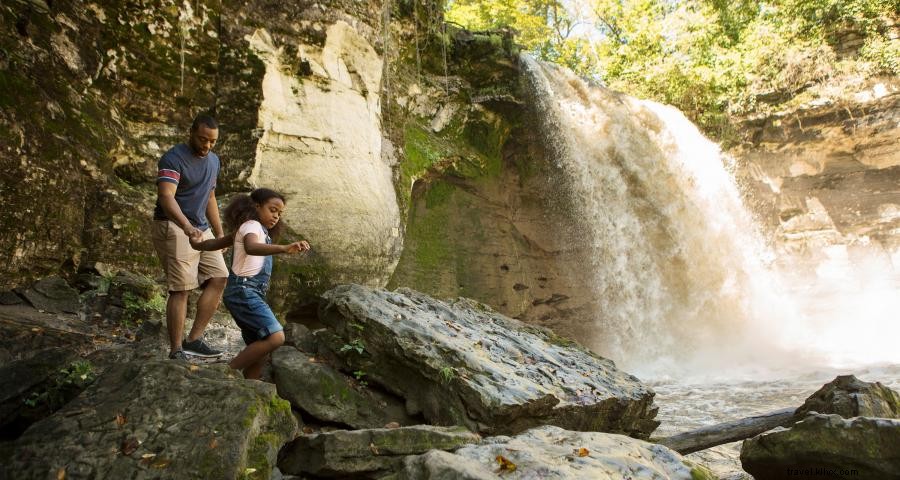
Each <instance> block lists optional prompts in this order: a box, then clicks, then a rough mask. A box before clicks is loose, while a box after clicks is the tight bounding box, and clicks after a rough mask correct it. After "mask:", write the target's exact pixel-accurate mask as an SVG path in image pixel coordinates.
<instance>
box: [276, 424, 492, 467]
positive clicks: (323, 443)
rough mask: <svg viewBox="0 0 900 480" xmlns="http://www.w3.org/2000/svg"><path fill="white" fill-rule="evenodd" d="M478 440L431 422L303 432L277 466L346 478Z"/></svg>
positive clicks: (457, 428)
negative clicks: (426, 423)
mask: <svg viewBox="0 0 900 480" xmlns="http://www.w3.org/2000/svg"><path fill="white" fill-rule="evenodd" d="M478 440H480V437H479V436H478V435H475V434H473V433H471V432H469V431H468V430H466V429H464V428H460V427H449V428H448V427H434V426H430V425H417V426H412V427H402V428H393V429H384V428H380V429H373V430H354V431H345V430H338V431H334V432H329V433H320V434H314V435H301V436H299V437H297V439H295V440H294V441H293V442H291V443H290V444H289V445H287V446H286V447H285V449H284V451H283V453H282V454H281V460H279V462H278V468H280V469H281V470H282V471H283V472H287V473H295V474H312V475H316V476H319V477H335V478H347V477H349V476H353V475H360V474H373V473H376V472H384V471H389V470H392V469H394V468H395V467H396V466H397V465H398V464H399V463H400V462H401V461H402V460H403V458H404V457H405V456H407V455H416V454H420V453H425V452H427V451H429V450H432V449H437V450H455V449H457V448H459V447H462V446H463V445H466V444H471V443H477V442H478Z"/></svg>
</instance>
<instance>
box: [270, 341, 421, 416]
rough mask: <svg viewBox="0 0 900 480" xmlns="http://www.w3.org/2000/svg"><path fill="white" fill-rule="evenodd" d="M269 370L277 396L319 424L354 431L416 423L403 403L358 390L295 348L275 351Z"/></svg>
mask: <svg viewBox="0 0 900 480" xmlns="http://www.w3.org/2000/svg"><path fill="white" fill-rule="evenodd" d="M272 368H273V370H274V376H275V384H276V385H277V386H278V394H279V395H280V396H281V397H282V398H284V399H286V400H288V401H289V402H291V403H292V404H293V405H294V406H296V407H297V408H299V409H301V410H303V411H305V412H307V413H309V414H310V415H312V416H313V417H315V418H317V419H319V420H322V421H326V422H337V423H343V424H346V425H350V426H351V427H353V428H380V427H383V426H385V425H386V424H388V423H391V422H397V423H398V424H400V425H412V424H414V423H416V422H415V420H414V419H413V418H412V417H410V416H409V415H407V414H406V409H405V408H404V406H403V402H402V400H400V399H398V398H395V397H392V396H390V395H387V394H384V393H381V392H378V391H376V390H374V389H372V388H367V387H363V386H360V382H357V381H354V380H352V379H350V378H349V377H347V376H346V375H344V374H342V373H340V372H339V371H337V370H335V369H334V368H332V367H331V366H330V365H328V364H326V363H322V362H321V361H317V359H316V358H315V357H310V356H309V355H308V354H306V353H303V352H301V351H299V350H297V349H296V348H290V347H284V348H280V349H278V350H276V351H275V353H274V354H273V355H272Z"/></svg>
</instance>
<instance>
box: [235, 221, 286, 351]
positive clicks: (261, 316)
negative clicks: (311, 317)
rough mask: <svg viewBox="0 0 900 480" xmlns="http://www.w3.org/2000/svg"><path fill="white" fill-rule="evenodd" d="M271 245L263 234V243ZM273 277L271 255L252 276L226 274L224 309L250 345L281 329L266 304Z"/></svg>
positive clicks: (267, 236) (269, 239) (270, 241)
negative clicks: (270, 280)
mask: <svg viewBox="0 0 900 480" xmlns="http://www.w3.org/2000/svg"><path fill="white" fill-rule="evenodd" d="M271 243H272V239H271V238H269V235H268V233H266V244H267V245H269V244H271ZM271 276H272V256H271V255H266V258H265V260H264V261H263V266H262V269H260V271H259V273H257V274H256V275H254V276H252V277H240V276H237V275H235V274H234V271H231V272H229V274H228V283H227V284H226V286H225V293H224V295H223V296H222V298H223V300H224V302H225V307H227V308H228V311H229V312H230V313H231V316H232V317H234V321H235V322H236V323H237V324H238V326H239V327H240V328H241V336H242V337H243V338H244V343H246V344H248V345H249V344H251V343H253V342H255V341H257V340H262V339H264V338H266V337H268V336H269V335H272V334H273V333H275V332H279V331H281V330H283V327H282V326H281V324H280V323H278V320H277V319H276V318H275V314H274V313H272V309H271V308H269V305H268V304H267V303H266V293H267V292H268V291H269V278H270V277H271Z"/></svg>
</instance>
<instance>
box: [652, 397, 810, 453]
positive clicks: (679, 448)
mask: <svg viewBox="0 0 900 480" xmlns="http://www.w3.org/2000/svg"><path fill="white" fill-rule="evenodd" d="M795 410H797V409H796V408H794V407H789V408H783V409H781V410H775V411H774V412H769V413H766V414H763V415H757V416H754V417H747V418H742V419H740V420H732V421H730V422H724V423H719V424H716V425H710V426H708V427H703V428H698V429H697V430H691V431H689V432H684V433H678V434H675V435H672V436H671V437H665V438H660V439H657V440H655V441H656V443H658V444H660V445H665V446H667V447H669V448H671V449H672V450H675V451H676V452H678V453H680V454H682V455H687V454H689V453H694V452H699V451H700V450H706V449H707V448H711V447H715V446H716V445H722V444H725V443H731V442H736V441H738V440H745V439H747V438H750V437H755V436H756V435H759V434H760V433H763V432H765V431H768V430H771V429H773V428H775V427H779V426H782V427H783V426H789V425H792V424H794V423H796V421H797V420H796V419H795V418H794V411H795Z"/></svg>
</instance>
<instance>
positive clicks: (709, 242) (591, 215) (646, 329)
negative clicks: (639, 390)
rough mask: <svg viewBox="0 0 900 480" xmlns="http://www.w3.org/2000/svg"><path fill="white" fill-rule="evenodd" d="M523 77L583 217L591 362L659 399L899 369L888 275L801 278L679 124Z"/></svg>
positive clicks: (557, 75) (898, 304) (848, 265)
mask: <svg viewBox="0 0 900 480" xmlns="http://www.w3.org/2000/svg"><path fill="white" fill-rule="evenodd" d="M523 63H524V65H525V66H526V70H527V71H528V73H529V78H530V80H531V84H532V88H533V92H534V102H535V104H536V106H537V109H538V114H539V117H540V118H541V121H542V122H543V125H542V133H543V135H544V138H545V141H546V142H548V144H550V146H551V149H550V150H551V151H552V152H553V154H554V160H555V161H556V162H557V165H558V167H559V168H560V169H561V170H562V171H563V172H564V175H565V176H566V178H567V181H568V184H569V192H567V193H568V194H569V195H571V196H572V197H573V198H574V199H575V202H574V203H575V204H576V205H577V206H578V208H579V209H580V210H581V211H580V212H578V213H579V215H580V216H581V217H582V218H584V225H582V226H578V227H575V228H579V231H582V232H583V237H584V242H585V245H584V246H583V247H584V250H585V251H587V252H589V255H588V256H589V257H590V258H589V263H590V267H591V269H592V272H593V288H594V291H595V292H596V297H597V299H598V301H599V308H598V311H597V313H596V318H595V320H594V321H595V323H596V328H595V329H594V331H595V332H596V336H595V337H594V338H592V339H590V340H589V341H588V343H589V346H590V347H591V348H593V349H594V350H595V351H598V352H599V353H601V354H603V355H605V356H608V357H610V358H612V359H614V360H616V361H617V363H619V364H621V365H622V366H623V367H624V368H625V369H626V370H628V371H631V372H633V373H636V374H638V375H639V376H641V377H642V378H649V379H654V380H655V381H657V382H662V383H661V385H665V382H666V381H667V380H669V379H673V378H677V379H679V381H680V382H681V383H684V382H692V381H694V380H696V379H704V381H705V382H706V383H707V384H713V383H711V382H715V381H718V380H723V379H728V381H729V382H732V383H733V384H734V383H736V382H741V381H745V380H753V379H756V380H758V379H764V378H765V379H772V378H783V379H788V378H801V377H802V376H803V375H806V374H807V372H809V371H811V370H814V369H826V368H832V367H845V368H861V367H863V366H866V365H873V364H883V365H888V366H890V365H900V348H898V346H897V343H898V339H900V322H898V321H897V319H898V315H900V314H898V313H897V312H900V275H898V274H897V272H895V271H893V268H892V267H891V265H890V262H888V263H887V265H885V264H884V263H883V262H882V264H881V265H875V266H873V265H867V266H865V268H864V267H863V266H861V265H860V264H859V263H854V262H850V261H848V260H847V258H845V257H846V256H842V255H841V254H840V251H839V250H836V253H835V255H834V258H832V259H829V260H828V261H825V262H823V263H822V264H821V265H819V266H818V267H817V268H815V269H814V273H813V274H808V273H807V272H806V271H805V270H802V269H800V268H794V267H793V265H792V259H790V258H786V257H778V256H777V255H776V254H775V253H773V252H771V251H770V250H768V249H767V248H766V247H765V242H764V241H763V240H762V237H761V235H760V234H759V232H758V231H757V228H756V225H755V224H754V221H753V219H752V217H751V215H750V214H749V213H748V211H747V209H746V208H745V207H744V205H743V204H742V201H741V196H740V194H739V191H738V189H737V187H736V186H735V183H734V181H733V177H732V175H731V174H730V173H729V171H728V170H727V167H728V164H729V162H728V159H727V158H724V157H723V155H722V154H721V152H720V150H719V148H718V146H717V145H716V144H715V143H713V142H711V141H709V140H708V139H706V138H705V137H703V135H702V134H701V133H700V132H699V131H698V130H697V128H696V127H695V126H694V125H693V124H691V123H690V122H689V121H688V120H687V119H686V118H685V117H684V115H682V114H681V112H679V111H678V110H676V109H674V108H672V107H668V106H664V105H660V104H657V103H654V102H649V101H642V100H638V99H634V98H631V97H628V96H625V95H620V94H617V93H614V92H611V91H609V90H606V89H604V88H600V87H593V86H589V85H587V84H585V83H584V82H583V81H582V80H581V79H579V78H577V77H576V76H574V75H573V74H572V73H571V72H569V71H567V70H563V69H559V68H557V67H553V66H549V65H545V64H541V63H538V62H535V61H534V60H532V59H530V58H527V57H523ZM776 266H778V267H780V268H776ZM875 267H878V268H875ZM894 373H895V374H896V373H897V372H896V371H894ZM832 378H833V377H832ZM827 380H828V379H825V381H827ZM876 380H877V379H876ZM817 381H818V380H817ZM886 381H889V379H886ZM813 390H815V389H813ZM810 393H811V392H810Z"/></svg>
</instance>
